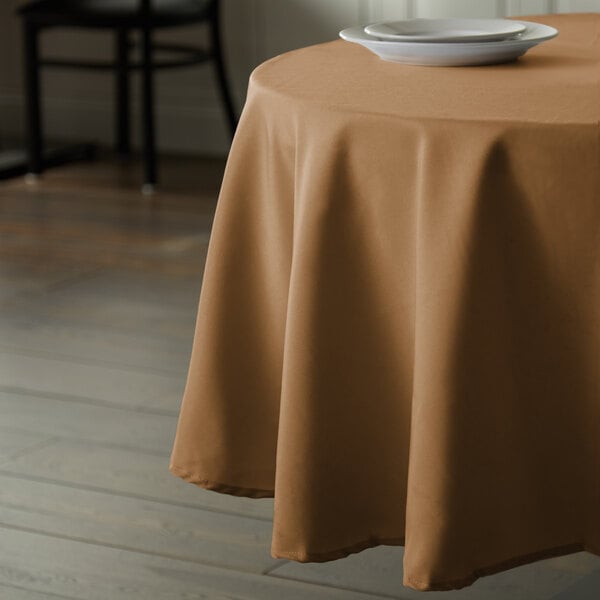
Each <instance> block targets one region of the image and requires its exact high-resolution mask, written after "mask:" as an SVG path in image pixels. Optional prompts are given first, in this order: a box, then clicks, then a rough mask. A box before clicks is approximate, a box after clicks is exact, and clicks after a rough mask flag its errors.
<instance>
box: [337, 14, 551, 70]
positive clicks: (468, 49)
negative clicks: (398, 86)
mask: <svg viewBox="0 0 600 600" xmlns="http://www.w3.org/2000/svg"><path fill="white" fill-rule="evenodd" d="M523 24H524V25H525V26H526V29H525V31H524V32H523V33H522V34H521V35H519V37H518V38H515V39H509V40H502V41H499V42H481V43H477V42H445V43H444V42H431V43H423V42H391V41H388V40H379V39H377V38H375V37H372V36H370V35H369V34H368V33H365V31H364V28H363V27H350V28H349V29H344V30H343V31H340V37H341V38H342V39H343V40H346V41H348V42H354V43H355V44H360V45H361V46H364V47H365V48H368V49H369V50H371V52H374V53H375V54H377V55H378V56H379V57H380V58H382V59H383V60H387V61H391V62H397V63H402V64H407V65H425V66H432V67H433V66H436V67H458V66H469V65H492V64H497V63H504V62H510V61H512V60H516V59H517V58H519V56H522V55H523V54H525V52H527V50H529V49H530V48H533V47H534V46H536V45H537V44H539V43H541V42H543V41H545V40H549V39H552V38H553V37H555V36H556V35H558V31H557V30H556V29H554V27H549V26H548V25H542V24H541V23H530V22H523Z"/></svg>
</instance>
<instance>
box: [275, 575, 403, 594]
mask: <svg viewBox="0 0 600 600" xmlns="http://www.w3.org/2000/svg"><path fill="white" fill-rule="evenodd" d="M266 577H269V578H272V579H281V580H284V581H294V582H295V583H310V584H311V585H318V586H320V587H324V588H329V589H332V590H340V591H342V592H354V593H356V594H364V595H365V596H367V597H369V598H374V599H375V598H380V599H381V600H383V599H385V600H405V596H393V595H391V594H386V593H385V592H369V591H366V590H363V589H357V588H352V587H347V586H338V585H333V584H331V583H324V582H322V581H319V582H318V583H316V584H315V583H313V582H312V581H311V582H307V581H306V580H304V579H298V578H296V577H282V576H281V575H276V574H275V575H273V574H270V575H266Z"/></svg>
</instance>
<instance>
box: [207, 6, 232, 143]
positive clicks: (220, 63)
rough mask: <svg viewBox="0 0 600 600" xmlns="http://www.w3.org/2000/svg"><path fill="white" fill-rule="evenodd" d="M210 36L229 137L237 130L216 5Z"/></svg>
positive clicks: (211, 19)
mask: <svg viewBox="0 0 600 600" xmlns="http://www.w3.org/2000/svg"><path fill="white" fill-rule="evenodd" d="M210 34H211V42H212V48H213V57H214V62H215V69H216V73H217V79H218V82H219V88H220V90H221V97H222V99H223V103H224V105H225V113H226V115H227V121H228V124H229V130H230V132H231V137H233V135H234V134H235V130H236V128H237V123H238V120H237V116H236V114H235V108H234V104H233V97H232V95H231V90H230V89H229V81H228V78H227V71H226V69H225V61H224V57H223V43H222V40H221V26H220V19H219V7H218V3H215V8H214V9H213V11H212V14H211V18H210Z"/></svg>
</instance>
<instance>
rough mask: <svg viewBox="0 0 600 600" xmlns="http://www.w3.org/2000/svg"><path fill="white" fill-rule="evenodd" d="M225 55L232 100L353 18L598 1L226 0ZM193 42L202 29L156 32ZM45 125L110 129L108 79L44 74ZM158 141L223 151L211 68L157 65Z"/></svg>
mask: <svg viewBox="0 0 600 600" xmlns="http://www.w3.org/2000/svg"><path fill="white" fill-rule="evenodd" d="M222 2H223V5H224V6H223V11H224V28H225V37H226V42H227V44H226V45H227V48H226V50H227V57H228V62H229V66H230V70H231V74H232V80H233V87H234V92H235V96H236V99H237V103H238V106H239V107H241V106H242V104H243V101H244V97H245V93H246V83H247V80H248V76H249V74H250V72H251V70H252V69H253V67H254V66H256V65H257V64H259V63H260V62H262V61H263V60H266V59H267V58H269V57H271V56H275V55H276V54H280V53H281V52H285V51H287V50H291V49H293V48H297V47H300V46H305V45H308V44H312V43H318V42H321V41H326V40H330V39H334V38H336V36H337V32H338V31H339V30H340V29H341V28H343V27H347V26H349V25H353V24H358V23H366V22H370V21H375V20H378V19H385V18H394V17H396V18H403V17H410V16H424V17H430V16H450V15H453V16H502V15H519V14H540V13H548V12H586V11H600V0H222ZM19 4H20V2H19V0H8V1H7V0H4V1H2V2H0V136H7V135H17V136H19V135H21V132H22V126H21V123H22V111H21V106H22V98H21V77H20V73H21V64H20V60H21V39H20V31H19V23H18V20H17V18H16V17H15V16H14V15H13V13H14V10H15V8H16V7H17V6H18V5H19ZM161 37H163V38H166V39H176V40H178V41H186V42H198V41H201V40H202V37H203V34H202V30H201V28H198V27H194V28H189V29H188V28H186V29H181V30H173V31H171V32H169V33H165V34H164V35H162V34H161ZM43 47H44V49H45V51H46V52H47V53H48V54H50V53H52V54H54V55H57V54H58V55H60V54H62V55H66V56H69V55H73V54H75V55H77V56H89V57H101V56H108V55H110V53H111V52H112V40H111V38H110V36H109V35H108V34H106V33H93V32H85V31H83V32H82V31H78V32H69V31H52V32H48V33H47V34H46V35H45V39H44V44H43ZM44 89H45V96H44V97H45V117H46V131H47V132H48V134H49V135H51V136H59V137H62V138H71V139H95V140H98V141H100V142H104V143H109V142H110V141H111V137H112V129H113V126H112V106H111V101H112V94H113V91H112V79H111V78H110V76H109V75H104V74H101V75H98V74H90V73H86V72H80V71H60V72H59V71H55V70H52V71H50V72H48V73H47V74H46V75H45V77H44ZM158 119H159V132H158V133H159V143H160V145H161V147H162V148H164V149H168V150H177V151H184V152H201V153H209V154H223V153H225V152H226V150H227V145H228V142H227V135H226V128H225V123H224V120H223V118H222V112H221V109H220V104H219V101H218V97H217V95H216V93H215V89H214V85H213V78H212V72H211V71H210V69H209V67H207V66H205V67H200V68H193V69H186V70H184V71H183V70H176V71H171V72H166V73H162V74H160V75H159V80H158Z"/></svg>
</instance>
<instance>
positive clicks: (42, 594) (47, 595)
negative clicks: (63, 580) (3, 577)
mask: <svg viewBox="0 0 600 600" xmlns="http://www.w3.org/2000/svg"><path fill="white" fill-rule="evenodd" d="M0 588H7V589H11V590H21V591H23V592H31V593H33V594H38V595H39V596H40V597H45V598H58V599H59V600H85V599H84V598H82V597H81V596H79V597H75V596H62V595H61V594H55V593H54V592H40V591H39V590H36V589H32V588H27V587H23V586H20V585H10V584H8V583H3V582H1V581H0ZM7 600H8V599H7Z"/></svg>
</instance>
